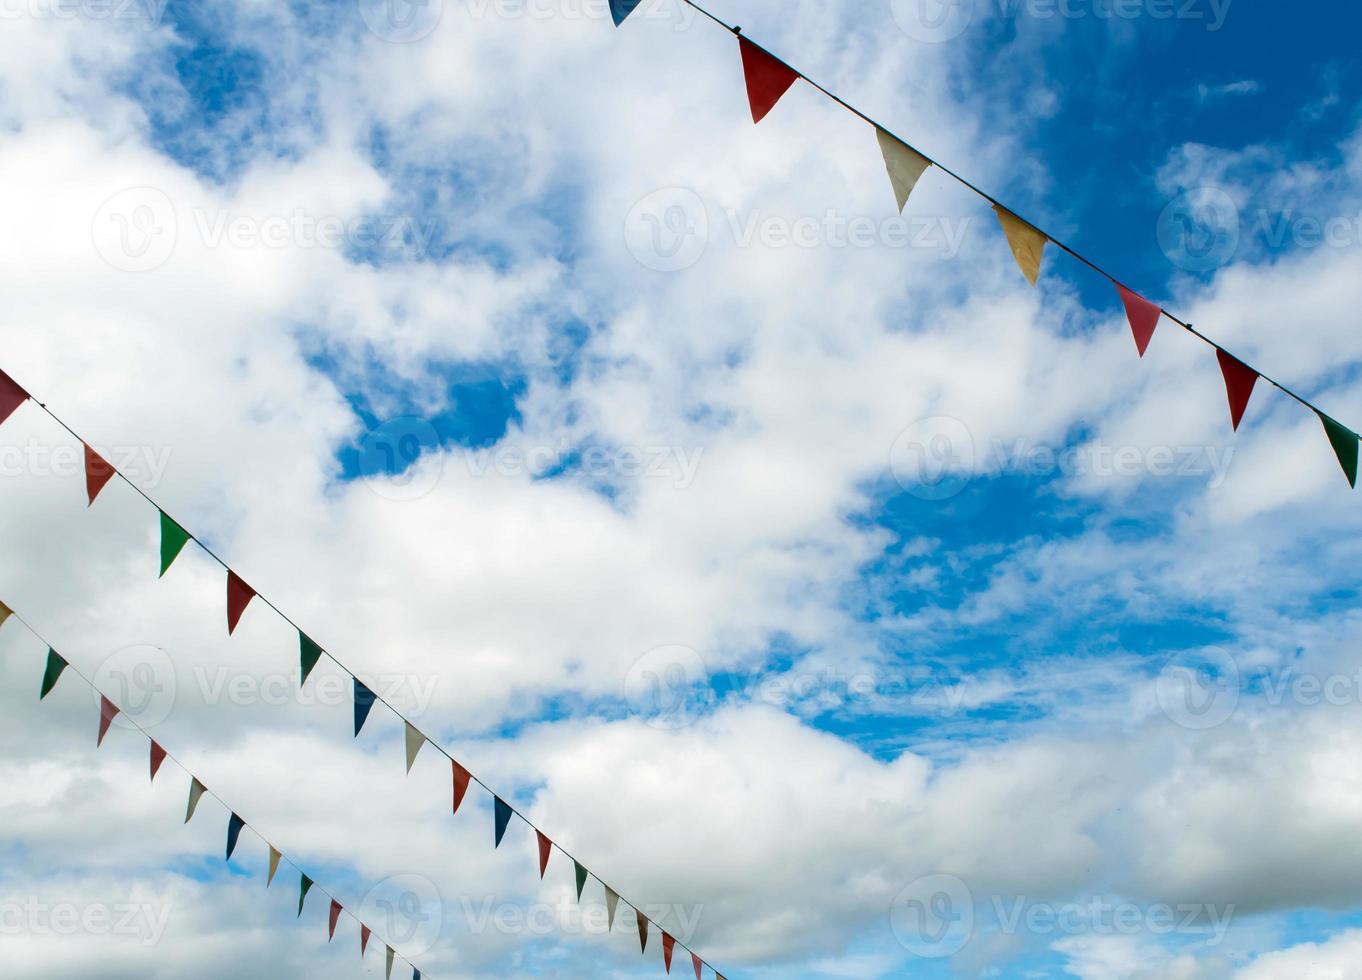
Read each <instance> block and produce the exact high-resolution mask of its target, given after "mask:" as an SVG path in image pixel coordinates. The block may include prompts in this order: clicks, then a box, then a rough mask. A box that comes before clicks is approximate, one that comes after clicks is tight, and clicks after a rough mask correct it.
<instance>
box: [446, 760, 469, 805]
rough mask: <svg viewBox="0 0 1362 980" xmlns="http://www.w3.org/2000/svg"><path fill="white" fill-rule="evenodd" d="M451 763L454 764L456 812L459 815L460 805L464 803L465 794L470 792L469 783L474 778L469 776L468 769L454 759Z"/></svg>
mask: <svg viewBox="0 0 1362 980" xmlns="http://www.w3.org/2000/svg"><path fill="white" fill-rule="evenodd" d="M449 761H450V762H453V763H454V812H455V813H458V812H459V804H460V803H462V802H463V797H464V794H465V793H467V792H468V782H469V779H471V778H472V777H470V776H469V774H468V770H467V769H465V768H464V767H463V766H461V765H459V764H458V763H457V762H454V760H453V759H450V760H449Z"/></svg>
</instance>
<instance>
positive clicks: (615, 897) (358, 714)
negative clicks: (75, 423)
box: [0, 369, 724, 980]
mask: <svg viewBox="0 0 1362 980" xmlns="http://www.w3.org/2000/svg"><path fill="white" fill-rule="evenodd" d="M30 398H32V396H31V395H30V394H29V393H28V391H27V390H26V389H24V388H23V387H21V386H20V385H19V384H18V383H17V382H15V381H14V380H13V379H12V378H11V377H10V376H9V375H8V374H6V373H5V371H4V370H3V369H0V424H3V423H4V421H5V420H6V419H7V418H9V416H10V415H12V414H13V413H14V411H15V410H16V409H18V407H19V406H20V405H22V404H23V403H24V402H25V401H26V400H28V399H30ZM32 401H33V403H34V404H35V405H37V406H38V407H39V408H40V409H42V411H43V412H44V413H45V414H46V415H47V416H48V417H49V418H50V419H52V420H53V421H54V422H56V424H57V425H59V426H60V427H61V428H62V429H64V430H65V431H66V433H67V434H68V435H70V436H71V438H73V439H75V440H76V441H78V442H80V443H81V445H82V446H84V447H85V459H86V466H87V474H86V476H87V479H86V489H87V496H88V497H89V505H91V506H92V505H93V504H94V501H95V498H96V497H97V496H98V494H99V491H100V490H102V489H103V488H104V486H105V485H106V484H107V483H108V482H109V481H110V480H111V479H112V477H114V476H117V477H118V478H119V479H120V480H121V481H122V482H123V483H125V484H127V485H128V486H129V487H131V488H132V489H133V490H134V491H136V493H137V494H138V495H139V496H140V497H142V499H143V500H145V501H146V502H147V503H149V504H151V506H152V507H155V508H156V511H157V514H158V515H159V520H160V532H161V547H160V571H159V575H158V577H164V576H165V574H166V572H167V571H168V570H169V569H170V567H171V565H173V564H174V562H175V560H176V559H177V558H178V557H179V555H180V553H181V552H182V551H183V550H184V547H185V545H186V544H188V543H189V542H190V541H193V542H194V543H195V544H196V545H198V546H199V548H200V549H201V550H202V551H203V553H204V554H206V555H207V556H208V557H209V558H211V559H212V560H213V561H215V562H217V563H218V564H219V565H220V566H222V568H223V570H224V571H225V572H226V573H227V584H226V607H227V633H228V635H229V636H231V635H233V634H234V633H235V631H236V628H237V626H238V625H239V623H240V622H241V619H242V616H243V615H244V613H245V611H246V608H247V606H249V605H250V603H251V602H252V600H255V599H259V600H260V602H261V603H263V604H264V605H265V606H266V607H268V608H269V609H270V610H272V611H273V612H274V614H275V615H276V616H278V617H279V618H280V619H282V620H283V621H284V622H285V623H287V624H288V626H289V627H291V628H292V629H293V630H294V631H296V632H297V634H298V646H299V666H300V671H301V678H300V681H299V683H300V684H306V683H307V678H308V675H309V674H310V673H311V672H312V670H313V668H315V667H316V665H317V664H318V663H319V662H320V661H321V658H322V657H326V658H327V659H328V660H329V661H330V662H331V663H332V664H334V665H335V666H336V668H337V669H339V670H340V671H341V672H343V673H344V674H346V675H347V676H349V677H350V679H351V682H352V684H353V689H354V734H355V737H356V738H358V737H359V734H360V732H361V731H362V730H363V728H364V724H365V722H366V721H367V720H368V717H369V713H370V711H371V710H372V709H373V706H374V705H375V704H381V705H383V706H384V707H385V708H387V709H388V710H389V711H390V712H392V714H393V715H395V716H396V717H397V718H398V719H399V720H400V721H402V723H403V724H404V726H405V732H406V736H405V742H406V761H407V772H409V773H410V772H411V768H412V766H413V765H414V764H415V761H416V756H417V753H418V752H420V750H421V748H422V746H424V745H426V744H429V745H430V746H431V748H432V749H433V750H434V751H436V752H439V753H440V754H441V755H443V756H444V757H445V758H446V759H447V760H448V761H449V763H450V767H451V772H452V777H453V787H454V796H453V812H454V813H455V814H456V815H457V814H458V812H459V806H460V804H461V803H462V802H463V799H464V796H465V794H466V793H467V792H468V787H469V786H470V785H471V784H476V785H477V786H478V787H480V788H481V789H482V790H484V791H485V792H487V793H488V794H489V795H490V796H491V797H492V799H493V812H494V818H495V819H494V834H493V844H494V847H496V848H500V846H501V842H502V840H503V838H504V837H505V835H506V832H507V830H508V829H509V827H510V823H511V818H512V817H515V818H518V819H519V820H520V821H521V822H522V823H524V824H525V825H526V826H528V827H529V828H530V829H531V830H533V831H534V832H535V833H536V834H537V835H542V831H541V830H540V829H539V828H538V827H536V826H535V825H534V824H533V823H532V822H531V821H530V819H529V818H528V817H526V816H525V814H524V813H522V812H521V811H520V810H518V809H516V808H515V806H514V805H512V804H511V803H510V802H509V801H507V800H505V799H503V798H502V797H501V795H500V794H498V793H497V792H496V791H495V790H493V789H492V788H491V787H490V786H489V785H488V784H487V783H485V782H483V780H482V779H480V778H478V777H477V776H476V775H474V774H473V773H472V772H471V771H470V770H468V769H467V768H465V767H464V766H463V765H462V764H461V763H460V762H459V761H458V760H457V759H455V758H454V756H453V755H452V754H451V753H450V752H449V751H448V750H447V749H445V748H444V747H443V746H442V745H440V744H439V743H438V742H436V741H435V740H434V739H432V738H430V737H429V736H428V735H426V734H425V733H424V732H422V731H421V730H420V729H419V728H417V727H416V725H414V724H413V723H412V722H411V720H410V719H408V718H407V717H406V716H405V715H403V714H402V712H401V711H399V710H398V709H397V708H396V707H395V706H394V705H392V704H391V703H390V702H388V701H387V700H385V699H384V698H383V696H382V695H381V694H379V693H378V692H376V691H374V690H372V689H371V688H369V687H368V686H367V685H366V684H364V682H363V681H361V680H360V679H359V677H358V675H356V674H355V672H354V671H352V670H351V669H350V668H349V667H347V666H346V665H345V664H344V663H343V662H342V661H341V660H340V659H339V658H338V657H337V656H336V655H335V654H334V653H332V652H331V651H330V650H328V649H326V648H325V647H323V646H322V645H321V644H320V643H318V642H317V641H316V640H315V639H313V638H312V636H311V635H310V634H308V633H307V632H305V631H304V630H303V629H302V627H300V626H299V625H298V624H297V623H296V622H295V621H294V620H293V619H292V618H291V617H290V616H289V615H288V614H287V613H285V612H284V611H283V609H281V608H280V607H279V606H278V605H276V604H275V603H274V602H273V601H271V600H270V599H269V598H267V597H266V596H263V595H260V594H259V593H258V592H257V591H256V590H255V589H254V588H253V587H252V586H250V585H249V584H248V583H247V582H246V580H245V579H243V578H242V577H241V576H240V575H238V574H237V573H236V571H235V570H233V569H232V567H231V566H230V565H228V564H227V562H226V561H225V560H224V559H223V558H222V557H221V556H219V555H218V554H217V552H215V551H213V549H212V548H210V547H209V546H208V545H207V544H205V543H204V542H203V540H202V539H201V538H199V537H198V536H197V535H195V534H193V533H192V532H190V531H189V530H187V529H186V528H185V526H184V525H183V524H181V523H180V522H179V521H177V520H175V519H174V518H172V517H171V516H170V515H169V514H168V513H167V512H166V510H165V508H163V507H162V506H161V505H160V504H159V503H157V502H156V501H155V500H154V499H153V498H152V497H151V495H150V494H148V493H147V492H146V491H145V490H143V489H142V488H141V487H140V486H138V485H137V484H136V483H134V482H133V481H132V480H131V479H129V478H128V476H127V475H126V474H124V473H123V472H122V471H121V470H119V469H117V468H116V467H115V466H114V465H113V464H112V463H109V462H107V461H106V460H104V459H102V458H101V457H100V456H99V455H98V454H97V453H96V452H95V451H94V450H93V449H91V448H90V444H89V443H88V442H86V441H85V440H84V439H83V438H82V437H81V436H80V435H78V434H77V433H76V431H75V430H74V429H72V428H71V426H69V425H67V423H66V422H65V421H64V420H63V419H62V418H61V417H60V416H58V415H57V414H56V413H55V412H53V411H52V409H50V408H49V407H48V406H47V405H46V404H45V403H43V402H41V401H39V400H38V399H36V398H32ZM92 469H93V470H97V471H98V473H99V474H100V482H99V486H98V487H97V488H94V486H93V483H92V482H91V480H90V472H91V470H92ZM106 473H107V475H105V474H106ZM92 488H93V489H92ZM0 610H3V611H4V614H3V615H0V623H2V622H3V621H4V618H5V615H8V614H9V610H8V608H7V607H3V606H0ZM25 625H27V624H25ZM30 631H32V630H31V628H30ZM34 635H37V634H36V632H35V633H34ZM52 657H55V658H56V659H55V660H53V659H51V658H49V662H48V675H45V676H44V680H43V695H44V696H46V694H47V692H48V691H50V690H51V689H52V686H54V685H55V684H56V681H57V677H59V676H60V674H61V671H62V670H64V669H65V668H66V666H67V665H66V662H65V661H64V660H62V659H61V658H60V657H59V656H57V655H56V653H55V652H53V654H52ZM56 663H60V666H59V667H55V668H54V664H56ZM54 669H55V670H56V673H55V674H52V671H53V670H54ZM49 675H50V676H49ZM101 724H102V723H101ZM101 738H102V735H101ZM156 764H157V763H155V762H154V761H153V765H156ZM195 805H197V801H196V800H194V799H192V798H191V801H190V814H191V815H192V812H193V807H194V806H195ZM544 839H546V840H549V842H550V850H551V851H553V850H556V851H558V852H559V853H561V854H562V855H563V857H564V858H566V859H567V860H569V861H571V862H572V864H573V867H574V869H575V871H576V876H577V877H576V880H577V898H578V900H579V901H580V900H581V897H582V892H583V889H584V888H585V885H586V882H587V880H588V879H590V878H595V879H596V880H597V881H598V882H600V884H601V886H602V887H603V888H604V889H605V894H606V900H607V904H608V905H610V907H611V908H612V909H613V906H614V903H617V902H618V901H619V900H620V894H621V893H620V892H618V891H617V890H615V889H614V888H612V887H610V885H608V884H607V883H606V882H605V880H604V879H602V878H601V877H600V876H599V875H597V874H596V873H595V872H591V871H588V870H587V867H586V865H585V864H583V863H582V862H581V861H579V860H578V859H577V858H576V857H574V856H573V855H572V854H570V853H569V852H568V851H567V849H566V848H564V847H563V846H562V845H560V844H559V843H557V842H556V841H553V840H552V839H550V838H548V837H547V836H546V835H545V836H544ZM626 904H627V905H629V906H630V907H631V908H633V909H634V911H635V912H636V913H637V916H638V922H639V929H640V931H641V932H642V934H643V936H644V937H645V943H644V945H645V947H646V936H647V931H648V929H649V927H652V928H653V929H655V930H656V931H657V932H658V933H659V934H661V935H662V936H668V935H669V934H668V933H667V932H666V931H665V930H663V929H662V927H661V926H660V925H659V924H658V923H656V922H654V921H653V920H652V919H651V918H650V917H649V916H648V915H647V914H646V913H645V912H644V911H643V910H642V909H641V908H640V907H639V906H638V905H637V904H635V903H633V902H629V901H627V900H626ZM610 920H611V923H612V924H613V921H614V916H613V914H611V916H610ZM673 942H674V943H675V945H677V946H680V947H681V948H682V949H683V950H685V951H686V952H687V953H689V954H691V956H692V957H693V958H694V959H695V960H697V961H698V962H699V963H700V964H701V965H702V966H703V967H706V968H708V969H709V970H711V971H712V972H713V973H714V976H715V978H716V980H724V974H722V973H720V972H719V971H718V970H717V969H716V968H715V967H714V966H713V965H712V964H710V963H709V962H708V961H706V960H705V959H704V958H703V957H701V956H700V955H699V954H698V953H696V952H695V951H694V950H692V949H690V948H689V947H688V946H686V945H685V944H684V943H681V942H680V941H677V940H673Z"/></svg>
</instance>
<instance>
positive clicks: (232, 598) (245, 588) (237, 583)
mask: <svg viewBox="0 0 1362 980" xmlns="http://www.w3.org/2000/svg"><path fill="white" fill-rule="evenodd" d="M254 598H255V589H253V588H251V587H250V586H249V585H247V584H246V583H245V582H243V581H242V580H241V576H240V575H238V574H237V573H236V572H234V571H232V570H231V569H230V568H229V569H228V570H227V635H228V636H231V635H232V631H233V630H235V629H236V624H237V623H239V622H241V614H242V613H243V612H245V611H246V603H248V602H250V601H251V600H252V599H254Z"/></svg>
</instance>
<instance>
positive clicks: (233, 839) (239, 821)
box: [0, 602, 422, 980]
mask: <svg viewBox="0 0 1362 980" xmlns="http://www.w3.org/2000/svg"><path fill="white" fill-rule="evenodd" d="M10 618H13V619H14V621H15V622H17V623H19V624H21V625H22V626H23V627H24V629H26V630H28V632H29V633H30V634H31V635H32V636H33V637H34V638H35V639H37V641H38V642H39V643H41V644H42V645H43V646H45V647H47V663H46V666H45V667H44V669H43V680H42V686H41V687H40V688H39V691H38V700H40V701H45V700H46V699H47V696H48V695H49V694H51V693H52V690H53V689H54V688H55V687H56V686H57V681H58V680H60V679H61V678H62V677H63V676H64V675H65V674H66V673H68V672H69V673H71V674H74V675H75V676H76V677H78V678H80V679H81V680H82V681H84V682H85V684H86V685H87V686H88V687H89V688H90V690H91V691H93V692H94V693H95V694H97V695H99V730H98V733H97V734H96V736H95V747H96V748H99V747H100V746H102V745H103V744H104V736H105V735H107V734H108V733H109V728H110V726H112V725H113V721H114V719H115V718H117V717H118V716H119V715H122V716H123V719H124V721H125V722H127V724H129V725H131V726H132V727H133V728H135V729H136V730H137V731H138V732H140V733H141V734H142V735H143V736H144V737H145V738H146V740H147V742H148V743H149V746H150V770H151V782H153V783H154V782H155V781H156V776H157V774H158V773H159V772H160V771H161V767H162V766H163V765H164V764H165V763H166V762H167V761H169V762H170V763H171V764H172V765H174V766H176V767H177V768H179V769H180V771H181V772H183V773H184V774H185V775H186V776H188V777H189V802H188V805H187V806H186V808H185V814H184V822H185V823H186V824H187V823H189V821H190V820H192V819H194V814H195V813H197V812H198V809H199V803H200V801H202V799H203V798H204V797H205V796H210V797H212V798H213V799H214V800H216V801H217V802H218V803H220V804H221V805H222V808H223V809H224V810H226V811H227V814H228V817H227V848H226V857H225V860H226V861H228V862H230V861H231V860H232V855H233V854H235V853H236V849H237V843H238V842H239V841H240V839H241V832H242V831H243V830H249V831H250V832H251V833H253V834H255V836H256V837H258V838H259V839H260V842H261V843H262V844H264V845H265V846H266V847H267V848H269V872H268V874H267V876H266V878H265V887H266V888H269V887H270V886H271V885H273V884H274V878H275V875H276V874H278V872H279V867H280V865H281V864H287V865H288V866H289V867H290V868H292V869H293V870H294V871H296V872H297V873H298V917H299V918H302V915H303V905H304V903H306V901H307V896H308V895H309V894H310V893H311V892H312V891H313V890H316V891H318V892H320V893H321V894H322V895H324V896H325V897H326V898H327V899H329V900H330V903H331V905H330V910H329V912H328V915H327V940H326V941H327V942H328V943H329V942H331V941H333V940H334V939H335V938H336V925H337V923H338V922H339V921H340V917H341V915H342V914H344V915H346V916H347V917H349V918H350V919H351V920H353V921H354V922H355V924H356V925H358V926H359V957H360V959H361V960H363V959H364V957H365V955H366V954H367V953H368V950H369V940H370V938H372V937H373V934H374V931H373V929H371V928H370V927H369V926H368V925H367V924H365V922H364V921H363V920H362V919H360V918H359V916H358V915H356V914H355V913H354V912H352V911H351V910H350V908H349V907H348V906H346V905H344V904H342V903H341V901H340V900H339V899H338V898H336V897H335V895H333V894H332V893H331V892H329V891H327V889H326V888H325V887H323V886H322V885H319V884H317V882H316V879H314V878H312V877H311V876H310V875H308V873H307V872H306V871H304V870H303V869H302V867H300V866H299V865H298V864H297V863H296V862H295V861H294V860H293V859H292V858H290V857H289V856H288V855H287V854H285V853H284V852H283V851H282V850H281V849H280V848H278V847H276V846H275V845H274V844H273V843H271V842H270V840H269V839H268V838H267V837H265V835H264V834H262V833H261V832H260V831H259V830H258V829H256V827H255V825H254V824H250V823H247V822H246V820H245V819H243V818H242V817H240V816H238V815H237V811H236V809H235V808H234V807H232V806H231V805H230V804H228V803H227V801H226V800H224V799H223V798H222V797H221V796H219V795H218V794H217V793H215V792H213V791H212V790H211V789H209V788H208V786H207V785H206V784H205V783H204V782H203V780H201V779H199V777H198V776H196V775H194V773H193V772H192V771H191V770H190V769H189V768H188V767H187V766H186V765H185V764H184V763H182V762H181V761H180V760H179V759H177V758H176V757H175V756H174V755H172V754H171V753H170V752H169V751H168V750H167V749H166V748H165V747H164V746H163V745H161V743H160V742H158V741H157V740H156V739H155V738H153V737H152V735H151V733H150V732H148V731H147V730H146V729H145V728H143V727H142V726H141V725H139V724H137V722H136V721H135V720H134V719H133V718H132V717H131V716H129V715H128V714H127V713H126V712H124V711H123V709H122V708H121V707H120V706H119V705H118V704H117V703H116V702H114V701H113V700H112V699H111V698H110V697H109V696H108V695H106V694H105V693H104V692H103V691H101V690H100V689H99V687H98V685H96V684H95V682H94V681H92V680H91V679H90V678H89V677H86V676H85V674H83V673H81V671H80V670H79V669H78V668H76V667H73V666H71V663H70V661H68V660H67V659H66V658H65V657H63V656H62V655H61V654H59V653H58V652H57V651H56V648H54V647H53V646H52V644H51V643H49V642H48V641H47V640H46V639H45V638H44V637H43V635H42V634H41V633H39V632H38V631H37V630H36V629H35V628H34V627H33V625H32V624H31V623H30V622H29V621H28V620H27V619H25V618H24V617H23V616H21V615H19V613H17V612H15V611H14V610H13V609H11V608H10V607H9V606H8V605H7V604H6V603H4V602H0V626H4V624H5V622H6V620H8V619H10ZM379 939H380V941H383V940H382V937H379ZM383 947H384V951H385V952H384V976H386V977H388V978H391V977H392V975H393V963H394V961H396V960H401V961H402V962H403V963H405V964H406V965H407V966H410V967H411V969H412V980H421V977H422V973H421V970H420V968H419V967H417V966H416V965H415V964H414V963H412V962H411V961H410V960H408V959H407V958H406V957H405V956H399V955H398V954H397V952H396V950H394V949H393V947H392V946H391V945H390V944H389V943H387V942H386V941H383Z"/></svg>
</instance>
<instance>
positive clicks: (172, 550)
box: [161, 511, 189, 575]
mask: <svg viewBox="0 0 1362 980" xmlns="http://www.w3.org/2000/svg"><path fill="white" fill-rule="evenodd" d="M188 540H189V532H188V531H186V530H185V529H184V528H182V527H180V525H178V524H176V523H175V522H174V521H172V520H171V519H170V518H169V517H168V516H167V515H166V512H165V511H161V575H164V574H165V573H166V570H167V569H168V568H170V566H171V564H172V563H173V562H174V561H175V559H176V558H178V557H179V555H180V552H181V551H183V550H184V546H185V543H186V542H187V541H188Z"/></svg>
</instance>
